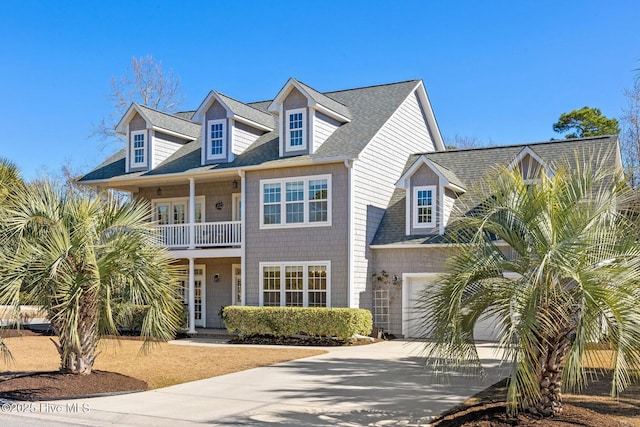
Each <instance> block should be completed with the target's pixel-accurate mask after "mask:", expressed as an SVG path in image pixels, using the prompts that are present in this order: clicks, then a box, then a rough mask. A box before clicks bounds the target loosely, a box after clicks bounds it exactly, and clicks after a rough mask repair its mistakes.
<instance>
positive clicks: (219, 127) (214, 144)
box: [207, 120, 227, 160]
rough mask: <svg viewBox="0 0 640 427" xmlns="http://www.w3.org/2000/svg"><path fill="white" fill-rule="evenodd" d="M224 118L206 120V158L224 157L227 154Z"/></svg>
mask: <svg viewBox="0 0 640 427" xmlns="http://www.w3.org/2000/svg"><path fill="white" fill-rule="evenodd" d="M225 140H226V129H225V120H209V121H208V122H207V159H209V160H215V159H224V158H226V156H227V150H226V148H227V145H226V143H225Z"/></svg>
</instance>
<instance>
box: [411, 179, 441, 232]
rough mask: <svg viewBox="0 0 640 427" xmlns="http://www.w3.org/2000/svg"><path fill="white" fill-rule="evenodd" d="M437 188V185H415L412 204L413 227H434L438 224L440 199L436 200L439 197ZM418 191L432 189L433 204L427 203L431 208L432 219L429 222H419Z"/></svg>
mask: <svg viewBox="0 0 640 427" xmlns="http://www.w3.org/2000/svg"><path fill="white" fill-rule="evenodd" d="M436 190H437V186H436V185H417V186H415V187H413V191H412V195H413V203H412V206H411V214H412V216H413V218H412V223H413V228H434V227H435V226H436V221H437V219H436V216H437V213H438V200H434V199H436V197H438V196H437V191H436ZM418 191H431V204H430V205H425V207H430V208H431V221H429V222H418Z"/></svg>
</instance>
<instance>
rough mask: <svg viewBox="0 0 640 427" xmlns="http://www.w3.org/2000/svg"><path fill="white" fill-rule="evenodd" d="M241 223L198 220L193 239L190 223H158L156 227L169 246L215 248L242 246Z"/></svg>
mask: <svg viewBox="0 0 640 427" xmlns="http://www.w3.org/2000/svg"><path fill="white" fill-rule="evenodd" d="M241 224H242V222H241V221H224V222H198V223H196V224H195V227H194V228H195V234H194V236H193V241H192V239H191V235H190V224H171V225H158V226H156V228H157V230H158V235H159V237H160V240H161V241H162V242H163V243H164V244H165V245H166V246H167V247H169V248H189V247H196V248H213V247H230V246H240V244H241V243H242V235H241V230H242V226H241Z"/></svg>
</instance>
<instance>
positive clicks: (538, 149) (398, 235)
mask: <svg viewBox="0 0 640 427" xmlns="http://www.w3.org/2000/svg"><path fill="white" fill-rule="evenodd" d="M617 141H618V139H617V137H616V136H598V137H591V138H580V139H568V140H562V141H547V142H538V143H528V144H521V145H510V146H502V147H489V148H476V149H468V150H452V151H440V152H433V153H419V154H414V155H412V156H410V158H409V159H408V161H407V164H406V165H405V173H406V171H408V170H409V169H410V168H411V166H412V165H413V164H414V163H415V162H416V161H418V159H419V158H420V157H421V156H423V155H424V156H425V157H426V158H427V159H429V160H430V161H431V162H433V163H434V165H435V164H437V165H439V166H440V167H443V168H446V169H447V170H449V171H451V172H452V173H454V174H455V176H456V177H457V178H458V179H459V181H460V182H459V183H457V185H459V186H461V187H463V188H466V189H469V188H471V187H473V186H474V185H476V184H478V183H479V182H480V181H481V180H482V179H484V178H486V176H487V175H488V174H489V173H490V172H491V171H492V170H493V169H494V168H496V167H500V166H508V165H509V164H510V163H511V162H512V161H513V160H514V159H515V158H516V156H517V155H518V154H519V153H520V152H521V151H522V150H523V149H524V148H525V147H529V148H530V149H531V150H533V151H534V152H535V153H536V154H537V155H538V156H540V158H541V159H542V160H543V161H544V162H545V163H546V164H547V165H549V166H550V167H551V168H552V169H553V167H554V164H557V162H558V161H562V162H565V161H566V162H568V163H569V166H570V167H575V166H577V164H576V163H577V162H578V161H584V160H587V159H588V156H589V155H598V154H599V155H604V154H611V153H615V150H616V149H617ZM607 160H608V161H609V162H610V164H609V165H608V166H610V167H614V166H615V163H614V162H615V156H613V155H610V156H609V157H608V158H607ZM403 174H404V173H403ZM448 179H449V178H448ZM450 182H452V183H453V182H454V181H451V180H450ZM475 195H476V193H475V192H468V193H464V194H461V195H459V197H458V199H457V200H456V204H455V206H474V205H476V204H477V203H479V202H480V201H481V200H473V199H472V198H473V197H475ZM405 212H406V202H405V190H404V189H396V190H395V191H394V193H393V196H392V197H391V200H390V202H389V205H388V207H387V209H386V211H385V214H384V216H383V218H382V221H381V223H380V226H379V227H378V230H377V232H376V235H375V237H374V239H373V242H372V244H373V245H387V244H430V243H440V242H443V241H445V236H441V235H439V234H433V235H422V236H419V235H410V236H407V235H406V229H405V221H406V216H405ZM454 212H455V207H454ZM453 215H454V214H453V213H452V217H453ZM445 235H446V230H445Z"/></svg>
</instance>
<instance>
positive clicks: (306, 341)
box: [229, 335, 381, 347]
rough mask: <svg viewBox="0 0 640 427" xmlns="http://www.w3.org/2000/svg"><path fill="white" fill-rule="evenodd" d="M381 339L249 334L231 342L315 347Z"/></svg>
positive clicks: (230, 341) (363, 342) (370, 341)
mask: <svg viewBox="0 0 640 427" xmlns="http://www.w3.org/2000/svg"><path fill="white" fill-rule="evenodd" d="M377 341H381V340H379V339H375V340H373V341H372V340H371V339H356V340H341V339H337V338H330V337H306V336H304V337H303V336H292V337H275V336H273V335H248V336H244V337H234V338H232V339H230V340H229V344H258V345H291V346H301V347H305V346H314V347H339V346H343V345H362V344H371V343H372V342H377Z"/></svg>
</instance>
